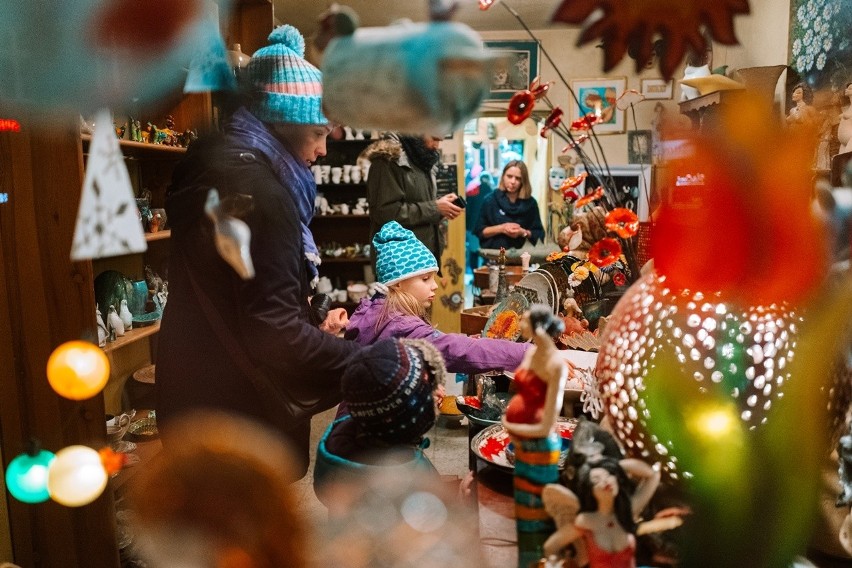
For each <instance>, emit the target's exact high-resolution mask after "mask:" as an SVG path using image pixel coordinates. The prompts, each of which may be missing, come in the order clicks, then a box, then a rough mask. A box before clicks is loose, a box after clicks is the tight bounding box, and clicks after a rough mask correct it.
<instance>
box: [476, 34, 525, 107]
mask: <svg viewBox="0 0 852 568" xmlns="http://www.w3.org/2000/svg"><path fill="white" fill-rule="evenodd" d="M483 43H484V45H485V47H486V48H487V49H488V50H489V51H491V52H493V53H494V55H496V57H497V61H496V62H495V64H494V72H493V73H492V75H491V92H490V93H489V95H488V98H487V99H486V102H493V101H508V100H509V99H511V98H512V95H514V94H515V93H516V92H518V91H520V90H523V89H526V88H528V87H529V86H530V83H531V82H532V80H533V79H535V78H536V77H537V76H538V42H537V41H486V42H483Z"/></svg>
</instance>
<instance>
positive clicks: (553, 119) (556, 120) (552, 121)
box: [541, 107, 563, 138]
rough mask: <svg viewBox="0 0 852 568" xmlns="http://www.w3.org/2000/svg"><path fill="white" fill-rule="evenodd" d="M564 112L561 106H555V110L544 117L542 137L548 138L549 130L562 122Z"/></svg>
mask: <svg viewBox="0 0 852 568" xmlns="http://www.w3.org/2000/svg"><path fill="white" fill-rule="evenodd" d="M562 114H563V113H562V109H561V108H559V107H554V108H553V110H552V111H550V114H549V115H547V118H546V119H544V126H543V127H542V128H541V137H542V138H547V134H548V132H549V131H550V130H553V129H554V128H556V127H557V126H559V125H560V124H561V123H562Z"/></svg>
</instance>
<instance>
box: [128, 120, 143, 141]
mask: <svg viewBox="0 0 852 568" xmlns="http://www.w3.org/2000/svg"><path fill="white" fill-rule="evenodd" d="M130 139H131V140H132V141H134V142H142V124H141V123H140V122H139V119H138V118H133V117H132V116H131V117H130Z"/></svg>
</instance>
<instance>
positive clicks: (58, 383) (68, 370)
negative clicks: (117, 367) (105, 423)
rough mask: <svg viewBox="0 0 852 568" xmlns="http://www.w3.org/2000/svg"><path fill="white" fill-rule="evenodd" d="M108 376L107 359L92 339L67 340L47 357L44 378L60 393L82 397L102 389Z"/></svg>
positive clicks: (77, 398) (70, 397)
mask: <svg viewBox="0 0 852 568" xmlns="http://www.w3.org/2000/svg"><path fill="white" fill-rule="evenodd" d="M108 379H109V360H108V359H107V357H106V355H105V354H104V352H103V351H102V350H101V349H100V348H99V347H98V346H97V345H94V344H93V343H88V342H86V341H69V342H67V343H63V344H62V345H60V346H59V347H57V348H56V349H54V350H53V353H51V354H50V358H49V359H48V360H47V380H48V381H49V382H50V386H51V387H52V388H53V390H55V391H56V392H57V393H58V394H59V395H61V396H64V397H65V398H69V399H71V400H85V399H87V398H91V397H93V396H95V395H96V394H98V393H99V392H101V390H102V389H103V388H104V385H106V383H107V380H108Z"/></svg>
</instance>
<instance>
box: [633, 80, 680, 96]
mask: <svg viewBox="0 0 852 568" xmlns="http://www.w3.org/2000/svg"><path fill="white" fill-rule="evenodd" d="M640 84H641V87H640V91H639V92H641V93H642V94H643V95H645V98H646V99H647V100H650V101H653V100H668V99H671V98H672V96H673V95H674V79H669V80H668V81H666V80H665V79H642V81H641V83H640Z"/></svg>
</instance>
